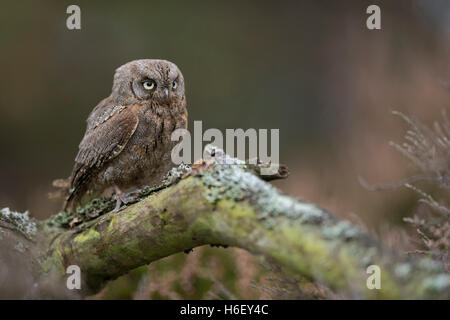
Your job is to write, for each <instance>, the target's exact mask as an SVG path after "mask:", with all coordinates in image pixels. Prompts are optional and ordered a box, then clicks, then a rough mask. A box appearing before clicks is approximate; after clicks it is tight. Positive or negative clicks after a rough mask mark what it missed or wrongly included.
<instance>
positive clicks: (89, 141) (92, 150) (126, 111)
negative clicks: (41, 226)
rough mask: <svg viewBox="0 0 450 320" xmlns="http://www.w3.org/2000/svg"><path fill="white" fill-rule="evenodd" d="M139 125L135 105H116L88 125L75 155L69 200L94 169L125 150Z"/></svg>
mask: <svg viewBox="0 0 450 320" xmlns="http://www.w3.org/2000/svg"><path fill="white" fill-rule="evenodd" d="M138 124H139V118H138V116H137V115H136V114H135V113H134V112H133V110H132V108H131V106H130V107H127V106H116V107H114V108H110V109H109V110H108V111H107V112H105V113H104V114H103V115H101V116H100V117H98V119H97V120H96V121H95V122H91V123H90V124H89V125H88V128H87V130H86V133H85V135H84V138H83V140H82V141H81V143H80V145H79V151H78V154H77V156H76V158H75V166H74V168H73V171H72V176H71V190H70V194H69V197H68V198H67V202H68V201H70V200H71V198H72V197H73V195H74V194H75V193H76V192H77V190H78V189H79V188H80V186H82V185H83V183H84V182H86V181H87V180H88V179H89V177H90V175H91V174H92V172H93V170H94V169H96V168H101V167H102V166H103V165H104V164H105V163H106V162H107V161H109V160H111V159H113V158H115V157H117V156H118V155H119V154H120V153H121V152H122V150H123V149H124V148H125V146H126V144H127V142H128V141H129V140H130V138H131V136H132V135H133V133H134V132H135V131H136V128H137V126H138Z"/></svg>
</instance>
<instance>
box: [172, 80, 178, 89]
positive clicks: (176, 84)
mask: <svg viewBox="0 0 450 320" xmlns="http://www.w3.org/2000/svg"><path fill="white" fill-rule="evenodd" d="M177 87H178V83H177V82H176V81H174V82H172V89H174V90H175V89H176V88H177Z"/></svg>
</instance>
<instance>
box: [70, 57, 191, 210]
mask: <svg viewBox="0 0 450 320" xmlns="http://www.w3.org/2000/svg"><path fill="white" fill-rule="evenodd" d="M186 127H187V109H186V98H185V94H184V79H183V75H182V74H181V72H180V70H179V69H178V67H177V66H176V65H175V64H173V63H172V62H169V61H166V60H149V59H143V60H135V61H131V62H129V63H127V64H125V65H123V66H121V67H119V68H118V69H117V70H116V73H115V75H114V82H113V87H112V93H111V95H110V96H109V97H107V98H106V99H104V100H102V101H101V102H100V103H99V104H98V105H97V106H96V107H95V108H94V110H92V112H91V114H90V115H89V117H88V119H87V129H86V133H85V134H84V137H83V140H82V141H81V143H80V145H79V151H78V154H77V156H76V158H75V165H74V167H73V171H72V175H71V176H70V178H69V179H70V190H69V194H68V196H67V199H66V202H65V205H64V209H67V210H71V209H73V208H74V207H76V206H78V205H80V204H83V203H85V202H86V201H89V200H91V199H93V198H95V197H98V196H99V195H101V194H102V193H105V192H108V191H109V190H111V188H113V189H114V191H115V195H116V198H117V205H116V210H118V208H119V207H120V205H121V202H122V201H123V200H124V198H123V195H124V191H128V190H130V189H134V188H139V187H141V186H143V185H152V184H156V183H158V182H160V181H161V180H162V178H163V177H164V175H165V174H166V173H167V171H168V170H169V169H170V168H171V167H172V166H173V164H172V161H171V157H170V155H171V150H172V148H173V147H174V146H175V144H176V143H178V142H177V141H171V134H172V132H173V131H174V130H175V129H178V128H186Z"/></svg>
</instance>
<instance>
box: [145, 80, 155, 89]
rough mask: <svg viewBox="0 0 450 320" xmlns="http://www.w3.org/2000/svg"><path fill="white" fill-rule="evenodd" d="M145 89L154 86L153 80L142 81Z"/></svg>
mask: <svg viewBox="0 0 450 320" xmlns="http://www.w3.org/2000/svg"><path fill="white" fill-rule="evenodd" d="M142 85H143V87H144V89H145V90H153V89H155V87H156V83H155V81H153V80H147V81H145V82H144V83H142Z"/></svg>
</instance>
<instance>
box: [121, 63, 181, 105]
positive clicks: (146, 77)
mask: <svg viewBox="0 0 450 320" xmlns="http://www.w3.org/2000/svg"><path fill="white" fill-rule="evenodd" d="M112 95H113V98H114V99H115V100H116V102H117V103H118V104H130V103H136V102H139V101H143V100H155V101H157V102H158V103H160V104H170V103H171V102H172V101H174V100H179V99H184V79H183V75H182V74H181V71H180V70H179V69H178V67H177V66H176V65H175V64H174V63H172V62H170V61H166V60H152V59H142V60H134V61H131V62H128V63H126V64H124V65H123V66H121V67H119V68H118V69H117V70H116V73H115V75H114V83H113V88H112Z"/></svg>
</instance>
